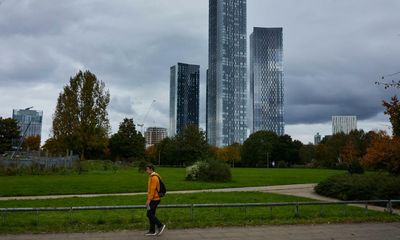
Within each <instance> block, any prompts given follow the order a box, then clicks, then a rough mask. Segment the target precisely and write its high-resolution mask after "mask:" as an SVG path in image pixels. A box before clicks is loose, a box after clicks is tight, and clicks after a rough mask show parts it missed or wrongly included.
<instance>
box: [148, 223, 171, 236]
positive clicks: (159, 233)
mask: <svg viewBox="0 0 400 240" xmlns="http://www.w3.org/2000/svg"><path fill="white" fill-rule="evenodd" d="M165 227H166V226H165V224H164V225H162V226H161V227H160V228H159V229H158V232H151V231H148V232H147V233H146V234H144V235H145V236H160V235H161V234H162V233H163V232H164V229H165Z"/></svg>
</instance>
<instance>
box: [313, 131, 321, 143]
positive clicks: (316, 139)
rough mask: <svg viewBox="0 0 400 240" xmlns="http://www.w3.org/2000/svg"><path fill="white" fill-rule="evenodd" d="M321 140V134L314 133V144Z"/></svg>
mask: <svg viewBox="0 0 400 240" xmlns="http://www.w3.org/2000/svg"><path fill="white" fill-rule="evenodd" d="M320 142H321V135H320V134H319V133H317V134H315V135H314V145H318V144H320Z"/></svg>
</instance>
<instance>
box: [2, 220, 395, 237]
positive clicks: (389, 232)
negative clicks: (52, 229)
mask: <svg viewBox="0 0 400 240" xmlns="http://www.w3.org/2000/svg"><path fill="white" fill-rule="evenodd" d="M143 233H144V231H119V232H106V233H61V234H24V235H0V239H1V240H35V239H37V240H64V239H66V240H78V239H79V240H132V239H138V240H139V239H147V240H148V239H159V240H161V239H170V240H183V239H190V240H200V239H216V240H225V239H248V240H261V239H262V240H264V239H270V240H282V239H288V240H295V239H297V240H400V223H361V224H319V225H282V226H257V227H226V228H205V229H184V230H168V229H166V230H165V232H164V234H163V235H162V236H159V237H146V236H144V235H143Z"/></svg>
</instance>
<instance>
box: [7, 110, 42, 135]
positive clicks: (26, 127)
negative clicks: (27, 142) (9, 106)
mask: <svg viewBox="0 0 400 240" xmlns="http://www.w3.org/2000/svg"><path fill="white" fill-rule="evenodd" d="M12 118H13V119H15V120H16V121H17V122H18V126H19V128H20V131H21V137H25V138H26V137H31V136H39V137H41V136H42V121H43V111H36V110H30V109H29V108H27V109H14V110H13V115H12Z"/></svg>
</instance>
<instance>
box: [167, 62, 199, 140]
mask: <svg viewBox="0 0 400 240" xmlns="http://www.w3.org/2000/svg"><path fill="white" fill-rule="evenodd" d="M199 84H200V66H199V65H192V64H186V63H178V64H177V65H174V66H172V67H171V68H170V97H169V118H170V119H169V134H168V135H169V136H170V137H172V136H175V135H176V134H178V133H180V132H181V131H182V130H183V129H184V128H185V127H186V126H187V125H189V124H194V125H196V126H199V91H200V90H199Z"/></svg>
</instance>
